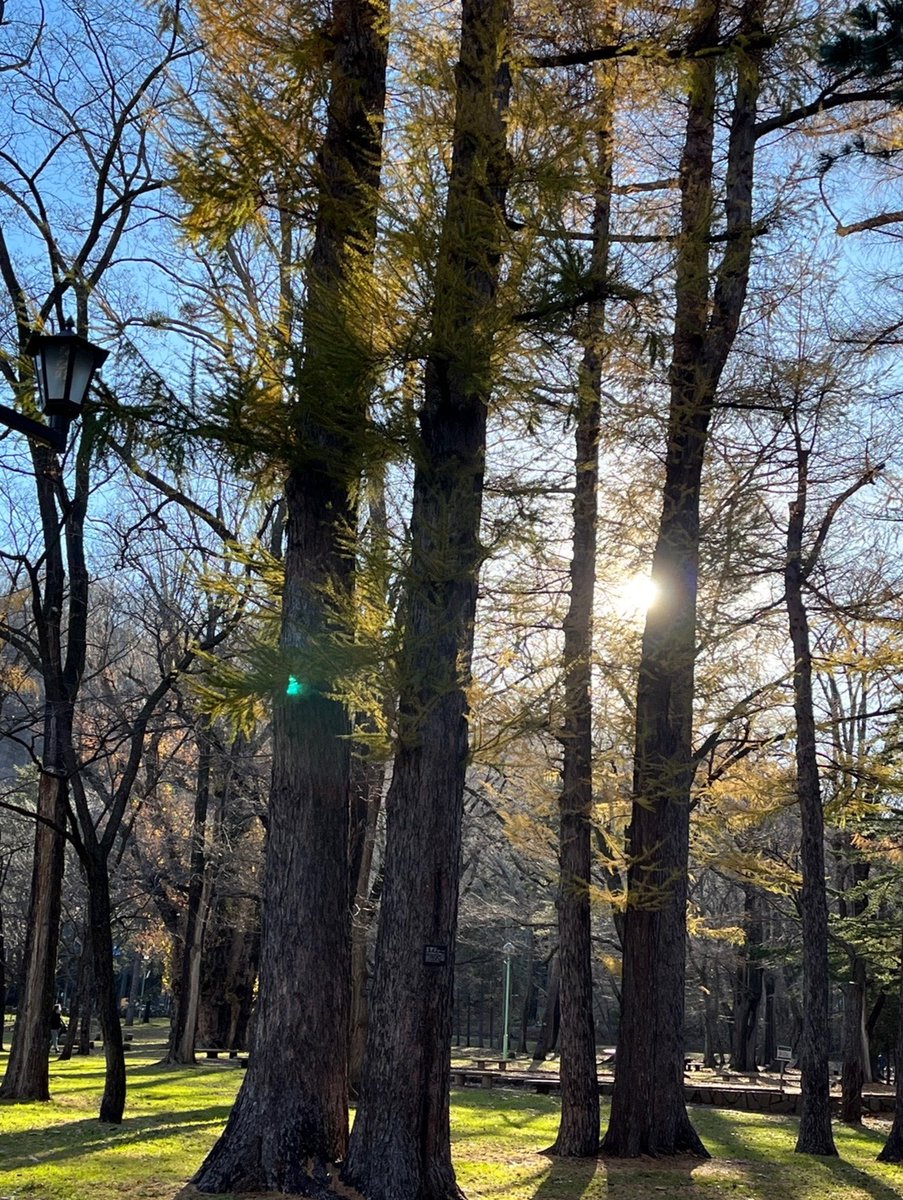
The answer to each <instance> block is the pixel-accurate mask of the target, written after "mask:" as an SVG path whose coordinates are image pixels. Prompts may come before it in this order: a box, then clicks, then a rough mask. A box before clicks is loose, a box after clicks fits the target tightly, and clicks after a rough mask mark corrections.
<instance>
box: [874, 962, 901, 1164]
mask: <svg viewBox="0 0 903 1200" xmlns="http://www.w3.org/2000/svg"><path fill="white" fill-rule="evenodd" d="M894 1081H895V1083H896V1087H897V1094H896V1101H895V1104H894V1122H893V1125H892V1126H891V1130H890V1133H889V1134H888V1137H887V1141H886V1142H885V1143H884V1149H883V1150H882V1151H881V1153H880V1154H879V1155H878V1162H892V1163H898V1162H903V947H901V951H900V991H899V1010H898V1016H897V1047H896V1065H895V1070H894Z"/></svg>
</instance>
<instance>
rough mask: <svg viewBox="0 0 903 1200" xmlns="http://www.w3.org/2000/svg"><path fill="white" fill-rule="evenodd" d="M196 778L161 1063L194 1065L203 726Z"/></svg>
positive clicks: (202, 888) (203, 900)
mask: <svg viewBox="0 0 903 1200" xmlns="http://www.w3.org/2000/svg"><path fill="white" fill-rule="evenodd" d="M196 743H197V751H198V762H197V777H196V781H195V795H194V819H193V824H192V830H191V856H190V866H189V874H188V904H187V907H186V912H185V936H184V940H183V942H182V955H181V962H180V964H179V990H178V1003H177V1004H176V1007H175V1011H174V1013H173V1018H172V1025H171V1027H170V1034H169V1051H168V1053H167V1056H166V1059H165V1060H164V1061H166V1062H169V1063H183V1064H187V1065H194V1062H195V1057H194V1037H195V1031H196V1029H197V1021H198V1005H199V1002H200V989H201V954H202V951H203V945H204V928H205V925H206V919H207V906H208V900H209V894H210V879H209V872H208V869H207V809H208V807H209V804H210V767H211V759H212V746H211V740H210V731H209V729H207V728H206V727H205V726H204V725H203V724H202V726H201V727H200V728H199V729H198V732H197V738H196Z"/></svg>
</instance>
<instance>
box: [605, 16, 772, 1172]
mask: <svg viewBox="0 0 903 1200" xmlns="http://www.w3.org/2000/svg"><path fill="white" fill-rule="evenodd" d="M741 28H742V32H743V33H744V34H745V35H746V37H745V45H744V48H743V49H742V50H740V51H739V53H738V55H737V59H736V70H737V83H736V89H735V95H734V108H733V114H732V119H731V127H730V133H729V139H728V146H727V174H726V182H725V216H726V228H727V238H728V240H727V243H726V248H725V251H724V254H723V257H722V260H721V264H720V266H719V268H718V272H717V279H716V285H715V288H714V292H713V293H712V294H711V295H710V261H709V258H710V250H711V236H710V235H711V232H712V208H713V203H714V187H713V147H714V132H715V91H716V88H715V84H716V68H715V63H714V61H713V60H712V59H711V57H695V58H694V57H693V56H692V50H693V48H694V47H696V46H699V47H703V46H711V45H713V44H714V43H715V42H716V41H717V38H718V32H719V12H718V7H717V2H715V3H710V0H701V3H700V4H699V6H698V7H697V10H696V15H695V18H694V25H693V28H692V30H691V33H690V36H689V39H688V41H689V45H688V50H689V51H690V56H689V58H688V62H687V66H686V70H687V72H688V73H689V74H690V77H691V90H690V95H689V104H688V116H687V129H686V137H685V141H684V149H683V155H682V159H681V168H680V182H681V233H682V236H681V238H680V239H679V241H678V247H677V256H676V268H675V270H676V277H675V301H676V306H675V318H674V334H673V339H672V358H671V368H670V385H671V397H670V409H669V415H668V441H667V449H666V456H665V483H664V491H663V504H662V516H661V521H660V525H659V532H658V538H657V541H656V546H655V551H654V554H653V560H652V577H653V580H654V581H655V582H656V583H657V585H658V596H657V599H656V600H655V602H654V603H653V604H652V605H651V606H650V609H649V612H648V614H647V618H646V627H645V630H644V633H643V643H642V651H641V658H640V669H639V680H638V686H637V708H636V714H637V715H636V750H635V759H634V797H635V799H634V803H633V810H632V816H631V822H630V826H629V829H628V834H627V843H628V846H627V848H628V855H629V860H630V865H629V868H628V877H627V894H628V904H627V911H626V914H625V921H624V965H623V986H622V1007H621V1028H620V1034H619V1038H618V1051H617V1056H616V1060H615V1084H614V1092H613V1095H612V1104H611V1117H610V1121H609V1127H608V1131H607V1133H606V1135H605V1140H604V1143H603V1148H604V1150H605V1152H606V1153H609V1154H612V1155H616V1156H619V1157H636V1156H637V1155H640V1154H677V1153H682V1152H688V1153H691V1154H698V1155H701V1156H707V1151H706V1150H705V1147H704V1146H703V1144H702V1142H701V1141H700V1139H699V1137H698V1136H697V1134H696V1131H695V1130H694V1129H693V1126H692V1125H691V1123H690V1119H689V1117H688V1115H687V1109H686V1102H685V1098H684V1081H683V1057H684V1045H683V1038H684V1029H683V1026H684V989H685V955H686V905H687V871H688V860H689V826H690V791H691V787H692V783H693V776H694V773H695V759H694V756H693V751H692V725H693V696H694V668H695V655H696V601H697V579H698V571H699V502H700V490H701V482H702V468H703V461H704V456H705V448H706V442H707V438H708V429H709V421H710V418H711V414H712V408H713V405H714V400H715V391H716V388H717V386H718V382H719V380H720V378H721V373H722V371H723V369H724V364H725V361H726V359H727V355H728V353H729V352H730V349H731V346H732V345H733V342H734V339H735V337H736V333H737V328H738V325H739V321H740V314H741V312H742V309H743V304H744V301H745V298H746V288H747V282H748V278H749V263H750V257H751V252H752V185H753V162H754V147H755V130H754V127H755V119H756V102H757V97H758V93H759V60H760V56H761V38H758V37H757V36H755V35H757V34H758V33H760V32H761V15H760V8H759V0H749V2H748V3H747V4H746V5H745V6H744V8H743V11H742V14H741Z"/></svg>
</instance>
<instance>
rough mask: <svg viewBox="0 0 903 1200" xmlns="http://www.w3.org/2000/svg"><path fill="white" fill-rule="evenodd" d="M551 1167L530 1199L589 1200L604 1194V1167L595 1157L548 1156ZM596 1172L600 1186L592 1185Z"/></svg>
mask: <svg viewBox="0 0 903 1200" xmlns="http://www.w3.org/2000/svg"><path fill="white" fill-rule="evenodd" d="M550 1161H551V1164H552V1169H551V1170H550V1171H549V1173H548V1175H546V1176H545V1177H544V1178H543V1180H542V1182H541V1183H540V1185H539V1187H538V1188H537V1189H536V1191H535V1192H534V1193H533V1198H532V1200H584V1197H586V1200H589V1198H590V1197H591V1196H604V1195H605V1194H606V1192H605V1167H604V1166H603V1165H602V1164H601V1163H600V1162H599V1160H598V1159H597V1158H558V1157H557V1156H556V1157H550ZM597 1173H598V1174H599V1175H600V1176H601V1188H599V1187H594V1186H593V1182H594V1180H595V1179H596V1175H597Z"/></svg>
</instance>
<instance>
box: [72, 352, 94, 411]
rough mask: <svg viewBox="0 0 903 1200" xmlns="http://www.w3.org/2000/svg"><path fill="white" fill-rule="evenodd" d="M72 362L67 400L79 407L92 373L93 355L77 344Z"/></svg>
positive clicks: (82, 401)
mask: <svg viewBox="0 0 903 1200" xmlns="http://www.w3.org/2000/svg"><path fill="white" fill-rule="evenodd" d="M73 357H74V360H75V361H74V362H73V364H72V386H71V389H70V391H69V401H70V403H71V404H74V405H75V406H76V408H81V406H82V404H83V403H84V400H85V396H86V395H87V392H88V384H89V383H90V382H91V376H92V375H93V373H94V355H93V353H91V351H90V350H86V349H83V348H82V347H81V346H79V348H78V350H77V351H76V353H75V354H74V356H73Z"/></svg>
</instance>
